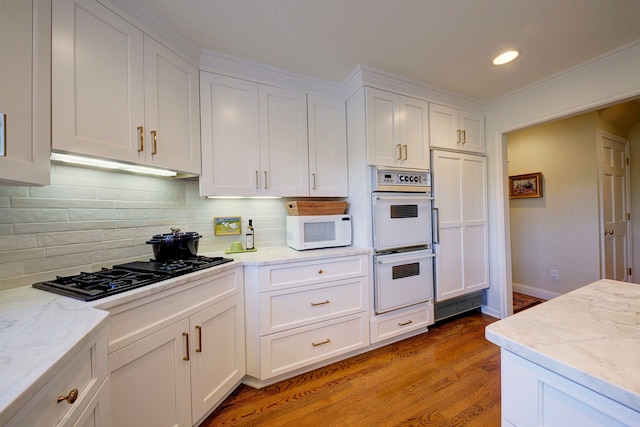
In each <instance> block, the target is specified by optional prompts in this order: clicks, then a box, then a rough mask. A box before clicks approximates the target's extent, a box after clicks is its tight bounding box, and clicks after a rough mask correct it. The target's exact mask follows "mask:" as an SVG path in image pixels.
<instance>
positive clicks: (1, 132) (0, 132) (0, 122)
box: [0, 113, 7, 157]
mask: <svg viewBox="0 0 640 427" xmlns="http://www.w3.org/2000/svg"><path fill="white" fill-rule="evenodd" d="M0 146H2V151H1V152H0V157H7V115H6V114H2V113H0Z"/></svg>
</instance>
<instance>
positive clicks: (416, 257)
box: [373, 249, 434, 314]
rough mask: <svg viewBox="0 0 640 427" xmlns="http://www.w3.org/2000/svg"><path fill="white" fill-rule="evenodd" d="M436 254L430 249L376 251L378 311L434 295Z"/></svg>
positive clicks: (376, 305) (425, 299) (405, 304)
mask: <svg viewBox="0 0 640 427" xmlns="http://www.w3.org/2000/svg"><path fill="white" fill-rule="evenodd" d="M433 257H434V255H433V253H432V252H431V250H430V249H425V250H417V251H407V252H397V253H389V254H381V255H380V254H377V255H374V256H373V266H374V272H373V273H374V280H375V282H376V286H375V297H374V299H375V309H376V313H377V314H381V313H386V312H388V311H391V310H395V309H397V308H402V307H406V306H408V305H413V304H417V303H419V302H423V301H428V300H430V299H432V298H433V286H432V281H431V280H428V279H429V278H431V277H433Z"/></svg>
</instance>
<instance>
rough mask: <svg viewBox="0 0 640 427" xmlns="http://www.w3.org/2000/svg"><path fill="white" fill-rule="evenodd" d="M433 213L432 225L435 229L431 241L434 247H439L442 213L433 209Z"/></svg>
mask: <svg viewBox="0 0 640 427" xmlns="http://www.w3.org/2000/svg"><path fill="white" fill-rule="evenodd" d="M431 212H432V217H431V218H432V221H431V224H432V227H433V232H432V237H431V240H432V243H433V244H434V245H437V244H438V243H440V211H439V210H438V208H433V209H431Z"/></svg>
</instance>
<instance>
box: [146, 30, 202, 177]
mask: <svg viewBox="0 0 640 427" xmlns="http://www.w3.org/2000/svg"><path fill="white" fill-rule="evenodd" d="M144 84H145V91H144V92H145V93H144V95H145V109H144V111H145V129H144V131H145V132H144V137H145V140H146V144H145V145H146V147H145V151H146V163H147V164H148V165H153V166H156V167H161V168H167V169H172V170H177V171H182V172H188V173H194V174H198V175H199V174H200V105H199V89H198V87H199V86H198V69H197V68H196V67H195V66H193V65H191V64H190V63H189V62H187V61H185V60H184V59H182V58H181V57H179V56H178V55H176V54H175V53H173V52H172V51H170V50H169V49H167V48H166V47H164V46H162V45H161V44H160V43H158V42H156V41H155V40H153V39H152V38H150V37H147V36H145V37H144Z"/></svg>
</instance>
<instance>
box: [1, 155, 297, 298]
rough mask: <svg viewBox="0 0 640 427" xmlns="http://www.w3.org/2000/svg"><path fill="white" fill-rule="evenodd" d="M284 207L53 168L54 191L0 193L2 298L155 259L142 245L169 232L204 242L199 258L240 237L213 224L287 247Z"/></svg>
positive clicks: (162, 181) (259, 243)
mask: <svg viewBox="0 0 640 427" xmlns="http://www.w3.org/2000/svg"><path fill="white" fill-rule="evenodd" d="M285 203H286V199H243V200H237V199H214V200H205V199H201V198H200V197H199V195H198V182H197V181H182V180H171V179H168V178H154V177H147V176H138V175H132V174H124V173H117V172H106V171H99V170H92V169H83V168H74V167H68V166H61V165H53V167H52V171H51V185H49V186H45V187H11V186H0V290H2V289H9V288H12V287H17V286H26V285H31V284H32V283H35V282H38V281H43V280H48V279H52V278H54V277H55V275H61V276H66V275H72V274H78V273H79V272H80V271H95V270H99V269H100V268H101V267H111V266H112V265H114V264H117V263H123V262H128V261H133V260H139V259H140V260H144V259H149V258H152V257H153V251H152V248H151V245H147V244H146V243H145V242H146V241H147V240H148V239H149V238H150V237H151V236H153V235H154V234H160V233H169V232H170V230H169V227H175V226H177V227H180V228H181V229H182V230H184V231H197V232H199V233H200V234H202V236H203V238H202V239H201V241H200V248H199V252H200V253H203V252H207V251H222V250H224V249H226V248H228V247H229V246H230V244H231V241H232V240H234V239H236V238H238V237H240V236H214V233H213V218H214V217H216V216H241V218H242V229H243V230H244V228H245V227H246V224H247V221H248V219H249V218H251V219H253V221H254V226H255V228H256V234H255V241H256V247H257V248H258V250H259V248H260V247H266V246H277V245H284V244H285V243H286V238H285V215H286V207H285Z"/></svg>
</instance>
